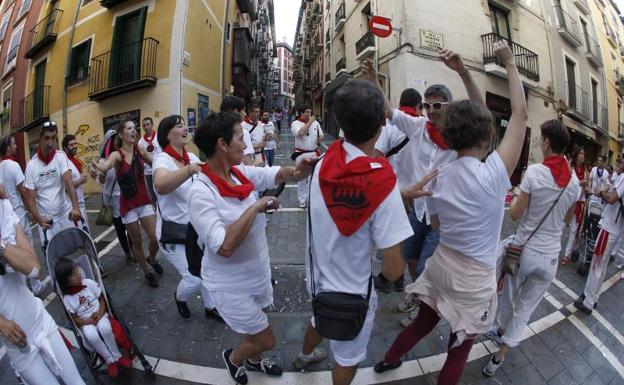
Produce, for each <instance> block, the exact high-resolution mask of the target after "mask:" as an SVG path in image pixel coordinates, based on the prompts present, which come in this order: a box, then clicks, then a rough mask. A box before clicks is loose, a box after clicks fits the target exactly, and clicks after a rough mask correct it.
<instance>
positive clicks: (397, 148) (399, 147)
mask: <svg viewBox="0 0 624 385" xmlns="http://www.w3.org/2000/svg"><path fill="white" fill-rule="evenodd" d="M407 142H409V138H408V137H407V136H406V137H405V139H403V141H402V142H401V143H399V144H397V145H396V146H394V147H392V148H391V149H390V151H388V153H387V154H386V158H389V157H391V156H392V155H396V154H397V153H398V152H399V151H401V150H402V149H403V147H405V145H406V144H407Z"/></svg>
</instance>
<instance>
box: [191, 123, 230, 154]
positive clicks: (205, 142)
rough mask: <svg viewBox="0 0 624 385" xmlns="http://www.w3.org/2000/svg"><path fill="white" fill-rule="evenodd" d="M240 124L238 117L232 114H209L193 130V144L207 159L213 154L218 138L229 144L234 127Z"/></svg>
mask: <svg viewBox="0 0 624 385" xmlns="http://www.w3.org/2000/svg"><path fill="white" fill-rule="evenodd" d="M237 123H240V115H238V114H236V113H233V112H219V113H216V114H211V115H209V116H208V117H207V118H205V119H204V120H202V122H201V123H200V125H199V127H197V129H196V130H195V135H194V137H193V142H195V145H197V148H199V150H200V151H201V152H203V153H204V154H205V155H206V157H207V158H210V157H212V156H213V155H214V154H215V147H216V145H217V142H218V141H219V138H223V140H224V141H225V142H226V143H230V142H231V141H232V138H233V137H234V126H235V125H236V124H237Z"/></svg>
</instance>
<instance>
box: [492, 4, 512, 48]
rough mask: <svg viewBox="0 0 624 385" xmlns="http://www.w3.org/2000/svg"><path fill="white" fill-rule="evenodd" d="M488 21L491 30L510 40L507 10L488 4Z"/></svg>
mask: <svg viewBox="0 0 624 385" xmlns="http://www.w3.org/2000/svg"><path fill="white" fill-rule="evenodd" d="M489 6H490V22H491V23H492V32H494V33H495V34H497V35H499V36H502V37H504V38H507V39H509V40H511V29H510V28H509V12H507V11H506V10H504V9H502V8H499V7H497V6H496V5H494V4H490V5H489Z"/></svg>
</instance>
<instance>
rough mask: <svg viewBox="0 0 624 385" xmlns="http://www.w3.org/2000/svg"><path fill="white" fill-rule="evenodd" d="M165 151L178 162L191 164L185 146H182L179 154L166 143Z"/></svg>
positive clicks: (186, 164)
mask: <svg viewBox="0 0 624 385" xmlns="http://www.w3.org/2000/svg"><path fill="white" fill-rule="evenodd" d="M164 151H165V153H166V154H168V155H169V156H171V157H172V158H173V159H175V160H177V161H178V162H181V163H183V164H184V165H185V166H188V165H189V164H191V158H190V157H189V154H188V152H186V148H184V147H182V155H180V154H179V153H178V152H177V151H176V150H175V149H174V148H173V147H171V145H169V144H168V145H167V147H165V149H164Z"/></svg>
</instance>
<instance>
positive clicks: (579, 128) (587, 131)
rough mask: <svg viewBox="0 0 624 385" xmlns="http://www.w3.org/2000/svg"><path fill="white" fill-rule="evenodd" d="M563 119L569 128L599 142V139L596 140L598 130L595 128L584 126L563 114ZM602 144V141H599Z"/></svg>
mask: <svg viewBox="0 0 624 385" xmlns="http://www.w3.org/2000/svg"><path fill="white" fill-rule="evenodd" d="M562 121H563V124H564V125H565V126H566V127H568V129H570V130H572V131H574V132H577V133H579V134H582V135H585V136H586V137H587V139H590V140H592V141H594V142H596V143H598V141H597V140H596V131H594V130H593V129H591V128H589V127H587V126H584V125H582V124H579V123H578V122H577V121H576V120H574V119H571V118H569V117H567V116H566V115H563V116H562ZM598 144H600V143H598Z"/></svg>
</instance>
